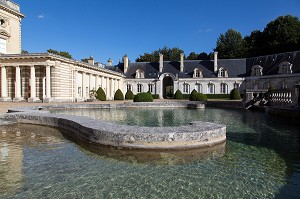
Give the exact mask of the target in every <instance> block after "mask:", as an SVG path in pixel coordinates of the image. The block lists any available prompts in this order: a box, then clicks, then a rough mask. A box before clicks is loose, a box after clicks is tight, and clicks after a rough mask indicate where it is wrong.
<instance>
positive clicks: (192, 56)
mask: <svg viewBox="0 0 300 199" xmlns="http://www.w3.org/2000/svg"><path fill="white" fill-rule="evenodd" d="M197 58H198V54H197V53H195V52H191V53H190V54H189V56H187V58H186V59H187V60H197Z"/></svg>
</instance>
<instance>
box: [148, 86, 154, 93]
mask: <svg viewBox="0 0 300 199" xmlns="http://www.w3.org/2000/svg"><path fill="white" fill-rule="evenodd" d="M148 91H149V92H150V93H153V84H149V85H148Z"/></svg>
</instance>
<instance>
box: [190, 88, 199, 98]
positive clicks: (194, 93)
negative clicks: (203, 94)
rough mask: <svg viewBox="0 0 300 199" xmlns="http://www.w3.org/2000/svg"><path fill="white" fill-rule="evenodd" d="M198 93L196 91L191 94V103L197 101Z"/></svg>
mask: <svg viewBox="0 0 300 199" xmlns="http://www.w3.org/2000/svg"><path fill="white" fill-rule="evenodd" d="M197 93H198V92H197V91H196V90H195V89H194V90H193V91H192V92H191V94H190V101H197Z"/></svg>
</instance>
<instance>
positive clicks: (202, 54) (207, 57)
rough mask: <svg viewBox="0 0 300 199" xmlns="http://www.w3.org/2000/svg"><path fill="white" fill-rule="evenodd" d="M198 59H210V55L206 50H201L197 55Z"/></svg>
mask: <svg viewBox="0 0 300 199" xmlns="http://www.w3.org/2000/svg"><path fill="white" fill-rule="evenodd" d="M197 59H198V60H210V57H209V56H208V54H207V53H206V52H202V53H200V54H199V55H198V56H197Z"/></svg>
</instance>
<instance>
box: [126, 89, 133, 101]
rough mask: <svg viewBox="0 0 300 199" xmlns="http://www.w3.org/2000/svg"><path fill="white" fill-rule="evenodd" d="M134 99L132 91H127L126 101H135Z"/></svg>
mask: <svg viewBox="0 0 300 199" xmlns="http://www.w3.org/2000/svg"><path fill="white" fill-rule="evenodd" d="M133 98H134V94H133V92H132V91H131V90H127V92H126V94H125V99H127V100H133Z"/></svg>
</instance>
